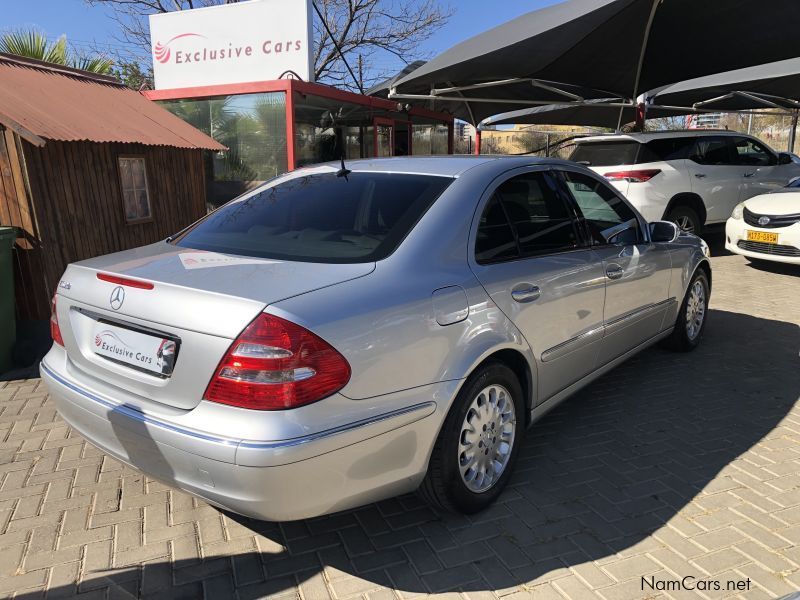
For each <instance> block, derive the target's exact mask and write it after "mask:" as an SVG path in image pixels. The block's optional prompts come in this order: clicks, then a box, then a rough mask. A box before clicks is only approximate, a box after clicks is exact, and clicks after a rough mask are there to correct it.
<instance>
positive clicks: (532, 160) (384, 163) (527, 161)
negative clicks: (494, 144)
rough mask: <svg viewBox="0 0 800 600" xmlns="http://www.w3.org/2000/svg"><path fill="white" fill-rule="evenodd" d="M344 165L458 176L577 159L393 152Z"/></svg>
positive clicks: (325, 165)
mask: <svg viewBox="0 0 800 600" xmlns="http://www.w3.org/2000/svg"><path fill="white" fill-rule="evenodd" d="M344 162H345V167H347V169H349V170H351V171H372V172H384V173H406V174H418V175H439V176H444V177H458V176H459V175H461V174H462V173H464V172H466V171H468V170H470V169H473V168H475V167H478V166H481V165H489V164H491V165H493V166H495V167H497V168H498V169H513V168H516V167H524V166H530V165H565V166H567V165H568V166H570V167H571V168H575V166H576V165H575V163H571V162H569V161H566V160H560V159H555V158H539V157H536V156H503V155H481V156H468V155H452V154H444V155H440V156H394V157H386V158H362V159H358V160H355V159H354V160H346V159H345V161H344ZM340 166H341V163H340V162H339V161H336V162H329V163H322V164H317V165H313V166H309V167H306V168H304V169H298V170H296V171H294V173H301V172H309V173H311V172H319V171H328V170H330V169H331V168H333V169H337V170H338V169H339V168H340Z"/></svg>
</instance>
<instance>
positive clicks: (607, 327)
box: [542, 298, 677, 362]
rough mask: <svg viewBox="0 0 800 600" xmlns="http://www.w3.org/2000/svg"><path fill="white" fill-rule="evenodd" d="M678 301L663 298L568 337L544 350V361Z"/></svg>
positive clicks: (559, 356)
mask: <svg viewBox="0 0 800 600" xmlns="http://www.w3.org/2000/svg"><path fill="white" fill-rule="evenodd" d="M676 302H677V300H676V299H675V298H669V299H668V300H663V301H661V302H657V303H655V304H648V305H647V306H643V307H641V308H638V309H636V310H635V311H633V312H631V313H628V314H627V315H623V316H621V317H618V318H616V319H613V320H612V321H609V322H607V323H605V324H604V325H603V326H602V327H597V328H596V329H591V330H589V331H586V332H584V333H582V334H580V335H577V336H575V337H574V338H571V339H568V340H567V341H566V342H561V343H560V344H558V345H557V346H553V347H552V348H549V349H547V350H545V351H544V352H542V362H548V361H550V360H555V359H556V358H561V357H562V356H565V355H567V354H569V353H570V352H573V351H574V350H577V349H578V348H580V347H581V346H584V345H587V344H591V343H592V342H595V341H597V340H596V339H595V338H597V337H598V336H599V337H600V338H602V337H604V336H605V335H606V334H607V333H611V332H613V331H615V330H617V329H619V328H621V327H624V326H626V325H629V324H630V323H631V322H634V321H636V320H638V319H639V318H644V317H646V316H650V315H651V314H653V313H656V312H658V311H659V310H661V309H663V308H665V307H667V306H671V305H673V304H675V303H676Z"/></svg>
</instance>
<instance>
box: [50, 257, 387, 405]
mask: <svg viewBox="0 0 800 600" xmlns="http://www.w3.org/2000/svg"><path fill="white" fill-rule="evenodd" d="M374 267H375V265H374V263H360V264H318V263H299V262H291V261H279V260H267V259H260V258H248V257H242V256H231V255H225V254H217V253H213V252H202V251H196V250H191V249H186V248H176V247H175V246H172V245H170V244H167V243H159V244H153V245H151V246H145V247H143V248H137V249H135V250H130V251H126V252H120V253H116V254H111V255H108V256H104V257H99V258H95V259H91V260H88V261H83V262H81V263H77V264H74V265H70V266H69V267H68V268H67V271H66V272H65V273H64V276H63V278H62V280H61V282H60V283H59V288H58V295H59V299H58V315H59V322H60V325H61V329H62V334H63V336H64V341H65V347H66V349H67V353H68V356H69V359H70V364H71V368H74V369H78V370H80V371H82V372H83V373H84V374H85V375H87V376H89V377H93V378H96V379H97V380H99V381H102V382H103V383H105V384H110V385H114V386H117V387H118V388H120V389H121V390H125V391H126V392H129V393H130V394H131V396H127V395H126V396H125V397H126V398H127V399H128V400H130V402H129V403H132V404H137V405H139V407H140V408H141V406H142V405H143V404H146V403H147V402H152V401H155V402H158V403H161V404H164V405H169V406H172V407H175V408H180V409H189V408H192V407H193V406H195V405H196V404H197V403H198V402H199V401H200V400H201V398H202V396H203V393H204V391H205V388H206V386H207V385H208V382H209V380H210V379H211V376H212V375H213V372H214V369H215V368H216V365H217V364H218V363H219V361H220V359H221V358H222V356H223V355H224V353H225V351H226V350H227V349H228V347H229V346H230V343H231V341H232V340H233V339H235V338H236V336H237V335H239V333H240V332H241V331H242V330H243V329H244V328H245V327H246V326H247V325H248V324H249V323H250V322H251V321H252V320H253V319H254V318H255V317H256V316H257V315H258V314H259V313H260V312H262V311H263V310H264V308H265V307H266V306H267V305H269V304H272V303H274V302H278V301H280V300H284V299H286V298H290V297H292V296H296V295H299V294H304V293H307V292H310V291H313V290H315V289H319V288H322V287H327V286H330V285H335V284H337V283H340V282H343V281H347V280H349V279H353V278H356V277H362V276H364V275H367V274H369V273H370V272H372V270H374ZM107 275H110V276H111V277H106V276H107ZM98 276H102V277H103V279H101V278H100V277H98ZM119 278H122V280H121V281H120V279H119ZM104 279H109V281H106V280H104ZM125 279H127V280H129V281H128V282H127V283H126V281H125ZM140 284H142V285H140ZM150 284H152V288H150ZM148 288H150V289H148ZM170 342H172V343H173V344H172V345H171V344H170ZM170 349H172V350H174V351H175V356H174V357H170V358H169V360H173V361H174V365H168V364H167V363H166V362H165V361H166V360H167V357H165V356H163V355H159V354H158V353H162V354H163V353H164V352H167V351H170ZM139 354H141V360H138V359H137V356H138V355H139ZM168 367H171V368H168Z"/></svg>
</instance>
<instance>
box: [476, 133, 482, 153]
mask: <svg viewBox="0 0 800 600" xmlns="http://www.w3.org/2000/svg"><path fill="white" fill-rule="evenodd" d="M480 153H481V130H480V129H478V128H477V127H476V128H475V156H479V155H480Z"/></svg>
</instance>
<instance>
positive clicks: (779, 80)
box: [653, 48, 800, 111]
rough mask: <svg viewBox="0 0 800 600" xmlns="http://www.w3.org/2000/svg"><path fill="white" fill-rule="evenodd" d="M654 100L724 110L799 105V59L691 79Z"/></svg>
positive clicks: (798, 106)
mask: <svg viewBox="0 0 800 600" xmlns="http://www.w3.org/2000/svg"><path fill="white" fill-rule="evenodd" d="M798 53H800V48H798ZM653 99H654V101H655V102H656V103H657V104H666V105H669V106H693V105H695V104H697V103H700V105H701V106H702V107H703V108H707V109H714V110H721V111H726V110H730V111H736V110H748V109H758V108H790V109H791V108H800V103H798V101H800V58H792V59H789V60H782V61H779V62H774V63H769V64H766V65H759V66H756V67H747V68H745V69H737V70H735V71H728V72H726V73H719V74H717V75H709V76H707V77H699V78H697V79H690V80H689V81H683V82H681V83H676V84H675V85H671V86H668V87H666V88H664V89H662V90H661V91H659V92H658V93H657V94H654V95H653Z"/></svg>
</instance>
